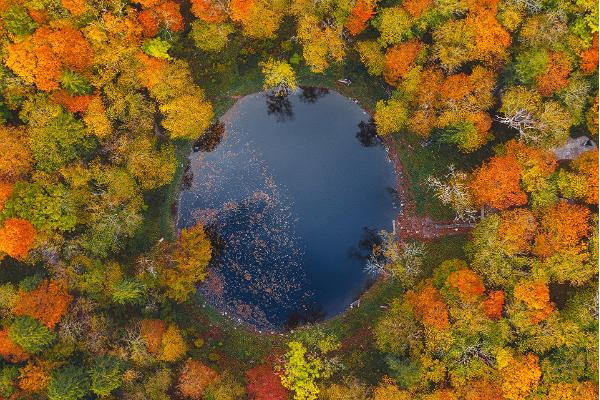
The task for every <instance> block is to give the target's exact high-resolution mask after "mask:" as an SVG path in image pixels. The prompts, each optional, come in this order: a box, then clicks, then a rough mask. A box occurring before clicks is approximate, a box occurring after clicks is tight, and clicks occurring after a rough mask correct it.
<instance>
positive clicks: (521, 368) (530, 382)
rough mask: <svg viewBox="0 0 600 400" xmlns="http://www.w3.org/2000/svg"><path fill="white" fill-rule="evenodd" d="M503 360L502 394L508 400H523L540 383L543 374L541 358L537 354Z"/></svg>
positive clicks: (509, 357)
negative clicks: (540, 363) (540, 364)
mask: <svg viewBox="0 0 600 400" xmlns="http://www.w3.org/2000/svg"><path fill="white" fill-rule="evenodd" d="M507 358H508V359H507V360H506V361H505V360H504V359H502V365H501V367H502V368H501V375H502V394H503V396H504V399H506V400H521V399H525V398H527V396H528V395H529V394H530V393H531V392H533V391H534V390H535V389H536V388H537V386H538V384H539V382H540V377H541V375H542V372H541V370H540V366H539V358H538V356H536V355H535V354H531V353H529V354H527V355H524V356H521V357H512V356H508V357H507Z"/></svg>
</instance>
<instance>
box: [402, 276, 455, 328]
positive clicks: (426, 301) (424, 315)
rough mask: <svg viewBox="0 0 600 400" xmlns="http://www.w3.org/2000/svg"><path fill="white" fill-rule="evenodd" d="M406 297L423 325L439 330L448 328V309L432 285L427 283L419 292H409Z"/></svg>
mask: <svg viewBox="0 0 600 400" xmlns="http://www.w3.org/2000/svg"><path fill="white" fill-rule="evenodd" d="M406 297H407V299H408V301H409V302H410V303H411V304H412V305H413V307H414V310H415V314H416V315H417V317H418V318H419V320H420V321H421V322H422V323H423V325H425V326H431V327H434V328H437V329H444V328H446V327H448V307H447V306H446V303H445V302H444V299H443V298H442V296H441V295H440V292H439V291H438V290H437V289H436V288H435V287H434V286H433V285H432V284H431V283H427V284H426V285H425V286H424V287H423V288H421V289H420V290H419V291H417V292H413V291H410V292H408V293H407V295H406Z"/></svg>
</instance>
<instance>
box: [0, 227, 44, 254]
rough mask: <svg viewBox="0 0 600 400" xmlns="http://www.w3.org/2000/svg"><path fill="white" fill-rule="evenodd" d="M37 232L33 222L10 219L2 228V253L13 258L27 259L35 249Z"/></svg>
mask: <svg viewBox="0 0 600 400" xmlns="http://www.w3.org/2000/svg"><path fill="white" fill-rule="evenodd" d="M35 237H36V230H35V228H34V227H33V225H32V224H31V222H29V221H27V220H25V219H20V218H8V219H6V220H5V221H4V224H3V225H2V226H0V252H4V253H6V254H8V255H9V256H11V257H13V258H25V257H26V256H27V254H28V253H29V250H31V248H32V247H33V243H34V241H35Z"/></svg>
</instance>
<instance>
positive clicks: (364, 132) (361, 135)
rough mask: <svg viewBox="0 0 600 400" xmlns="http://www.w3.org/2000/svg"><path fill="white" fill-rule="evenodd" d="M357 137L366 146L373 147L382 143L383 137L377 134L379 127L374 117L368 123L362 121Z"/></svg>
mask: <svg viewBox="0 0 600 400" xmlns="http://www.w3.org/2000/svg"><path fill="white" fill-rule="evenodd" d="M356 138H357V139H358V141H359V142H360V144H362V145H363V146H365V147H373V146H377V145H379V144H381V139H379V136H377V129H376V128H375V121H373V118H371V119H370V120H369V122H368V123H367V122H365V121H360V123H359V124H358V132H357V133H356Z"/></svg>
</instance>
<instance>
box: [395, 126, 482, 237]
mask: <svg viewBox="0 0 600 400" xmlns="http://www.w3.org/2000/svg"><path fill="white" fill-rule="evenodd" d="M383 143H384V145H385V147H386V149H387V152H388V156H389V157H390V160H392V162H393V163H394V170H395V171H396V191H397V193H398V197H399V198H400V201H401V209H400V212H399V213H398V216H397V217H396V221H395V224H396V226H395V231H396V234H397V235H398V239H399V240H400V242H404V241H405V240H406V239H417V240H421V241H430V240H434V239H437V238H441V237H445V236H451V235H466V234H467V233H469V232H470V231H471V229H472V228H473V226H474V224H469V223H459V222H456V221H454V220H449V221H434V220H432V219H431V218H430V217H428V216H419V215H417V207H416V203H415V199H414V198H413V196H412V194H411V193H410V189H409V187H410V185H409V182H408V177H407V175H406V172H405V171H404V168H403V166H402V162H401V161H400V158H399V157H398V153H397V151H396V145H395V143H394V141H393V139H392V138H390V137H386V138H385V139H384V141H383Z"/></svg>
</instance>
